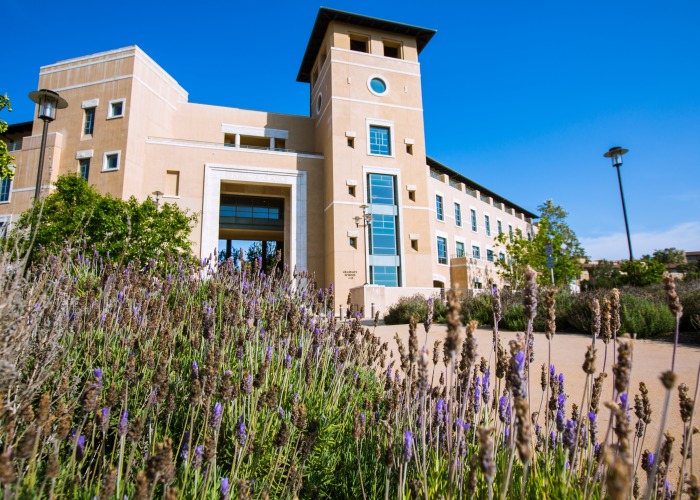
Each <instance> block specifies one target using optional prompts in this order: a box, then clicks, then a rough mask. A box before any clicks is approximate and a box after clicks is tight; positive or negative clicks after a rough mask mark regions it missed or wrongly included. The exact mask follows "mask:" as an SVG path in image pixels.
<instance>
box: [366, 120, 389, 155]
mask: <svg viewBox="0 0 700 500" xmlns="http://www.w3.org/2000/svg"><path fill="white" fill-rule="evenodd" d="M372 128H383V129H386V130H387V131H388V135H389V137H388V148H389V153H388V154H384V153H373V152H372V141H371V130H372ZM366 133H367V155H368V156H378V157H380V158H394V152H395V151H396V148H395V147H394V122H393V121H389V120H379V119H369V118H368V119H367V120H366Z"/></svg>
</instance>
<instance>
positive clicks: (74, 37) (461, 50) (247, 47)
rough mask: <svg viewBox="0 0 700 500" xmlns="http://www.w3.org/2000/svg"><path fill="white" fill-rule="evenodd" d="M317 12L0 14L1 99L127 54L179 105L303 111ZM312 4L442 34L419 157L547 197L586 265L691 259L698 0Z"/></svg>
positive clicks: (182, 8)
mask: <svg viewBox="0 0 700 500" xmlns="http://www.w3.org/2000/svg"><path fill="white" fill-rule="evenodd" d="M319 6H320V4H318V3H315V2H311V1H307V0H296V1H286V2H280V1H266V2H250V1H246V2H240V1H233V0H232V1H229V2H219V1H213V2H201V3H196V2H179V1H170V2H156V1H141V2H134V1H133V0H123V1H120V2H99V1H98V2H95V1H93V2H75V1H70V0H69V1H66V2H60V3H58V4H52V5H51V7H50V8H47V7H37V6H36V4H34V3H32V2H28V1H26V0H9V3H8V0H6V1H5V2H4V3H3V9H2V10H4V11H5V12H4V16H3V19H4V23H3V35H4V37H3V39H4V47H5V51H4V53H5V57H4V61H3V65H2V70H0V92H2V93H4V92H7V93H8V94H9V96H10V98H11V99H12V105H13V108H14V111H13V112H12V113H6V112H3V113H2V115H1V116H2V118H3V119H5V120H6V121H8V122H10V123H16V122H21V121H28V120H30V119H31V118H32V113H33V112H34V111H33V104H32V103H31V101H29V99H28V98H27V93H28V92H29V91H31V90H34V89H36V86H37V82H38V72H39V66H42V65H46V64H51V63H54V62H56V61H59V60H62V59H67V58H72V57H78V56H82V55H87V54H91V53H95V52H100V51H104V50H110V49H115V48H119V47H124V46H127V45H133V44H136V45H139V46H140V47H141V48H142V49H143V50H144V51H145V52H146V53H147V54H149V55H150V56H151V57H152V58H153V59H154V60H155V61H156V62H157V63H158V64H160V65H161V66H162V67H163V68H164V69H165V70H166V71H167V72H168V73H170V74H171V75H172V76H173V77H174V78H175V79H176V80H177V81H178V82H179V83H180V85H182V86H183V87H184V88H185V89H186V90H187V91H188V92H189V98H190V101H192V102H199V103H206V104H216V105H222V106H232V107H240V108H248V109H258V110H265V111H275V112H283V113H293V114H302V115H308V113H309V104H308V92H309V88H308V84H302V83H297V82H296V75H297V71H298V69H299V65H300V63H301V59H302V56H303V54H304V50H305V48H306V43H307V41H308V36H309V34H310V31H311V27H312V26H313V22H314V19H315V18H316V13H317V11H318V8H319ZM325 6H327V7H331V8H336V9H341V10H347V11H351V12H355V13H358V14H364V15H369V16H374V17H380V18H384V19H389V20H393V21H399V22H403V23H407V24H415V25H419V26H423V27H426V28H433V29H436V30H437V31H438V33H437V34H436V35H435V37H434V38H433V40H432V41H431V42H430V43H429V44H428V46H427V47H426V48H425V49H424V51H423V53H422V54H421V58H420V62H421V68H422V76H423V78H422V81H423V104H424V112H425V126H426V142H427V149H428V154H429V155H431V156H432V157H434V158H435V159H436V160H438V161H440V162H442V163H444V164H446V165H448V166H450V167H451V168H453V169H455V170H457V171H459V172H461V173H462V174H464V175H465V176H467V177H469V178H472V179H474V180H475V181H477V182H478V183H480V184H484V185H486V186H488V187H489V188H490V189H492V190H493V191H495V192H497V193H500V194H502V195H503V196H505V197H506V198H509V199H511V200H513V201H514V202H515V203H517V204H519V205H521V206H523V207H526V208H528V209H530V210H532V211H536V210H537V206H538V205H539V204H540V203H542V202H543V201H544V200H546V199H548V198H552V199H553V200H554V202H555V203H557V204H559V205H562V206H563V207H564V208H565V209H566V210H568V211H569V213H570V216H569V221H570V224H571V226H572V227H573V229H574V230H575V231H576V233H577V235H578V236H579V239H580V240H581V241H582V243H583V245H584V248H585V249H586V251H587V253H588V254H589V255H590V256H591V257H593V258H608V259H615V258H625V257H626V256H627V244H626V239H625V234H624V221H623V218H622V209H621V203H620V196H619V191H618V185H617V178H616V174H615V170H614V169H613V168H612V166H611V164H610V162H609V160H607V159H605V158H603V156H602V155H603V153H604V152H605V151H607V149H608V148H610V147H611V146H617V145H619V146H622V147H625V148H628V149H629V150H630V152H629V153H628V154H627V155H626V156H625V158H624V159H625V164H624V165H623V167H622V178H623V183H624V188H625V197H626V201H627V210H628V215H629V219H630V226H631V231H632V244H633V247H634V252H635V256H636V257H640V256H641V255H642V254H643V253H651V252H652V251H653V250H654V249H657V248H664V247H671V246H675V247H677V248H682V249H684V250H687V251H690V250H700V3H699V2H697V1H696V0H677V1H674V2H665V3H662V2H660V1H651V0H635V1H627V0H624V1H623V0H606V1H600V0H587V1H562V0H557V1H550V0H545V1H539V2H523V1H521V0H518V1H481V2H477V1H452V2H444V1H421V2H416V1H402V2H397V1H376V0H374V1H365V0H353V1H349V0H334V1H332V2H329V3H326V4H325Z"/></svg>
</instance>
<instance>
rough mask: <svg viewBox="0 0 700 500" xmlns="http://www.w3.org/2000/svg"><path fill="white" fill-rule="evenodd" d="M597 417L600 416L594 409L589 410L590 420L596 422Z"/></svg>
mask: <svg viewBox="0 0 700 500" xmlns="http://www.w3.org/2000/svg"><path fill="white" fill-rule="evenodd" d="M596 418H598V417H597V415H596V414H595V413H593V412H592V411H589V412H588V420H590V421H591V422H595V421H596Z"/></svg>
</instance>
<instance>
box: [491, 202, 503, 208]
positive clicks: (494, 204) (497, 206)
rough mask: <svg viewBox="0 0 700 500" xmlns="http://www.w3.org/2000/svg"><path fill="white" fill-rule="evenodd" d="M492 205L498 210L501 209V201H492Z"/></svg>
mask: <svg viewBox="0 0 700 500" xmlns="http://www.w3.org/2000/svg"><path fill="white" fill-rule="evenodd" d="M493 206H494V207H496V208H497V209H499V210H503V203H501V202H500V201H494V202H493Z"/></svg>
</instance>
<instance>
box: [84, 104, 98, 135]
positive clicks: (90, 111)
mask: <svg viewBox="0 0 700 500" xmlns="http://www.w3.org/2000/svg"><path fill="white" fill-rule="evenodd" d="M94 130H95V108H85V118H84V123H83V135H92V133H93V131H94Z"/></svg>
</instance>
